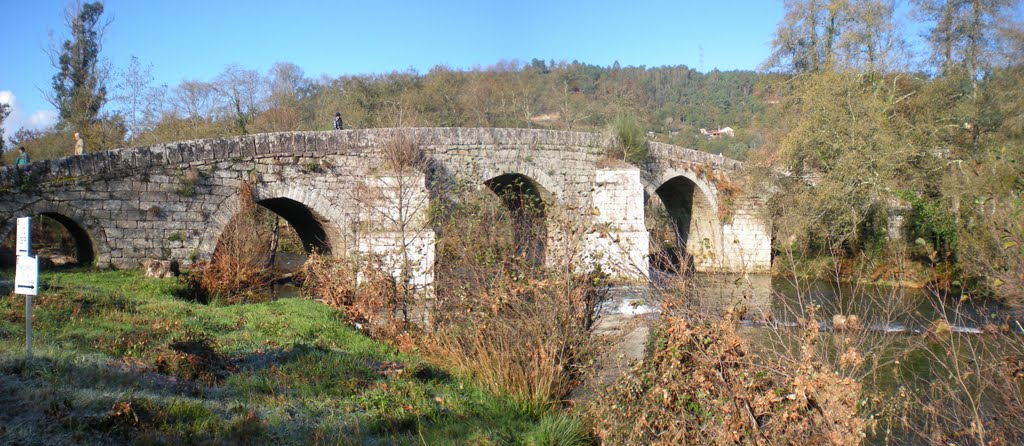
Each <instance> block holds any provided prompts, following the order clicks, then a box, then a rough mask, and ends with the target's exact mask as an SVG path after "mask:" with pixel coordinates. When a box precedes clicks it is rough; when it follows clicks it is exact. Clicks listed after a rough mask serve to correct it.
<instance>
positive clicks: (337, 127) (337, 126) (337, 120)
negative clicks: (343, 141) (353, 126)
mask: <svg viewBox="0 0 1024 446" xmlns="http://www.w3.org/2000/svg"><path fill="white" fill-rule="evenodd" d="M334 130H341V112H337V113H335V114H334Z"/></svg>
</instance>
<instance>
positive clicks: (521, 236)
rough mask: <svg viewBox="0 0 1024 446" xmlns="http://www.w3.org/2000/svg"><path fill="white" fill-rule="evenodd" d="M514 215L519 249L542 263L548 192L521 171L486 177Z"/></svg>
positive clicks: (513, 232)
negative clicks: (520, 172)
mask: <svg viewBox="0 0 1024 446" xmlns="http://www.w3.org/2000/svg"><path fill="white" fill-rule="evenodd" d="M484 185H486V186H487V188H488V189H490V190H491V191H492V192H494V194H495V195H497V196H498V198H500V199H501V201H502V203H503V204H504V205H505V208H506V209H508V211H509V213H510V214H511V217H512V235H513V240H514V242H515V246H516V253H517V254H518V255H521V256H523V257H524V258H526V259H529V260H531V261H533V262H535V263H536V264H538V265H543V264H544V262H545V260H546V255H547V252H546V251H547V240H548V229H547V222H546V220H545V213H546V209H545V198H544V197H545V196H546V195H549V194H548V193H547V192H546V191H545V190H544V189H543V188H542V187H541V186H540V185H539V184H537V182H536V181H534V180H533V179H531V178H530V177H528V176H526V175H523V174H519V173H506V174H502V175H498V176H496V177H494V178H491V179H489V180H486V181H484Z"/></svg>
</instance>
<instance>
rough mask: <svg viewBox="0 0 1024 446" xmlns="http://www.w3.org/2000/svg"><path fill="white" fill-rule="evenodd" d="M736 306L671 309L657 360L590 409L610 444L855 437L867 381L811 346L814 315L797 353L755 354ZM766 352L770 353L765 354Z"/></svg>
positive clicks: (860, 431) (861, 425)
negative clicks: (837, 368) (740, 328)
mask: <svg viewBox="0 0 1024 446" xmlns="http://www.w3.org/2000/svg"><path fill="white" fill-rule="evenodd" d="M736 322H737V321H736V316H735V313H733V312H731V311H730V312H727V313H726V315H725V317H723V318H722V319H719V320H716V321H713V320H710V319H703V318H700V317H695V316H690V317H684V316H666V317H665V318H664V319H663V320H662V334H661V336H660V337H659V338H658V340H657V344H656V345H657V346H656V348H655V350H654V352H653V354H652V357H651V359H650V360H649V361H646V362H644V363H642V364H640V365H638V366H637V367H636V368H635V369H634V370H633V372H632V373H630V374H627V375H626V376H625V377H624V378H623V379H621V380H620V381H619V382H618V383H616V384H615V385H614V386H613V387H612V388H611V389H609V391H608V392H607V394H606V397H605V398H599V399H598V401H599V402H598V403H597V404H595V405H594V407H593V408H592V409H591V410H592V414H593V415H594V417H595V419H596V423H597V426H596V433H597V435H598V436H599V437H600V438H601V440H602V441H603V442H605V443H608V444H666V445H667V444H737V443H742V444H762V443H766V442H770V443H777V444H857V443H860V442H861V441H862V439H863V437H864V429H865V426H866V421H865V420H864V419H863V418H862V417H861V416H860V415H859V414H858V398H859V395H860V384H858V383H857V382H855V381H854V380H852V379H850V378H844V377H842V376H840V375H838V374H837V373H835V372H834V371H832V370H831V369H830V368H829V367H828V366H827V365H825V364H824V363H822V362H821V361H819V360H818V359H817V358H815V357H814V355H813V349H811V348H809V345H810V344H811V343H813V342H814V339H815V337H816V332H817V329H816V327H817V324H816V323H812V324H808V327H809V328H808V331H807V332H806V336H805V338H804V342H805V344H804V345H805V346H807V347H808V348H804V349H803V351H804V352H805V354H804V356H803V357H802V358H801V360H800V362H799V363H796V364H789V365H788V366H786V365H783V366H782V367H777V366H778V365H779V364H773V363H771V360H767V359H766V358H760V360H759V359H758V358H755V357H752V355H751V351H750V348H749V346H748V344H747V341H745V340H744V339H743V338H741V337H739V336H738V335H737V334H736V331H735V325H736ZM764 362H768V363H764Z"/></svg>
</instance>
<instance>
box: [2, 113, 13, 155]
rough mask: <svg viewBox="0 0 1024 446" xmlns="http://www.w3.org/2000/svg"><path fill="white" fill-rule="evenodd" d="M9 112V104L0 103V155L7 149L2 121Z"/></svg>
mask: <svg viewBox="0 0 1024 446" xmlns="http://www.w3.org/2000/svg"><path fill="white" fill-rule="evenodd" d="M10 114H11V104H0V155H3V154H4V152H6V151H7V145H6V144H7V142H6V138H4V121H6V120H7V116H8V115H10Z"/></svg>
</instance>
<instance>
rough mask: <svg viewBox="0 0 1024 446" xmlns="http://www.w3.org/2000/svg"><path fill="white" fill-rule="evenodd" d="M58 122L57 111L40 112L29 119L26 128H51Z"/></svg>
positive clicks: (33, 113)
mask: <svg viewBox="0 0 1024 446" xmlns="http://www.w3.org/2000/svg"><path fill="white" fill-rule="evenodd" d="M56 122H57V110H38V111H35V112H32V116H29V117H28V120H27V121H26V122H25V126H26V127H28V128H32V129H40V128H44V127H49V126H51V125H53V124H54V123H56Z"/></svg>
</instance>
